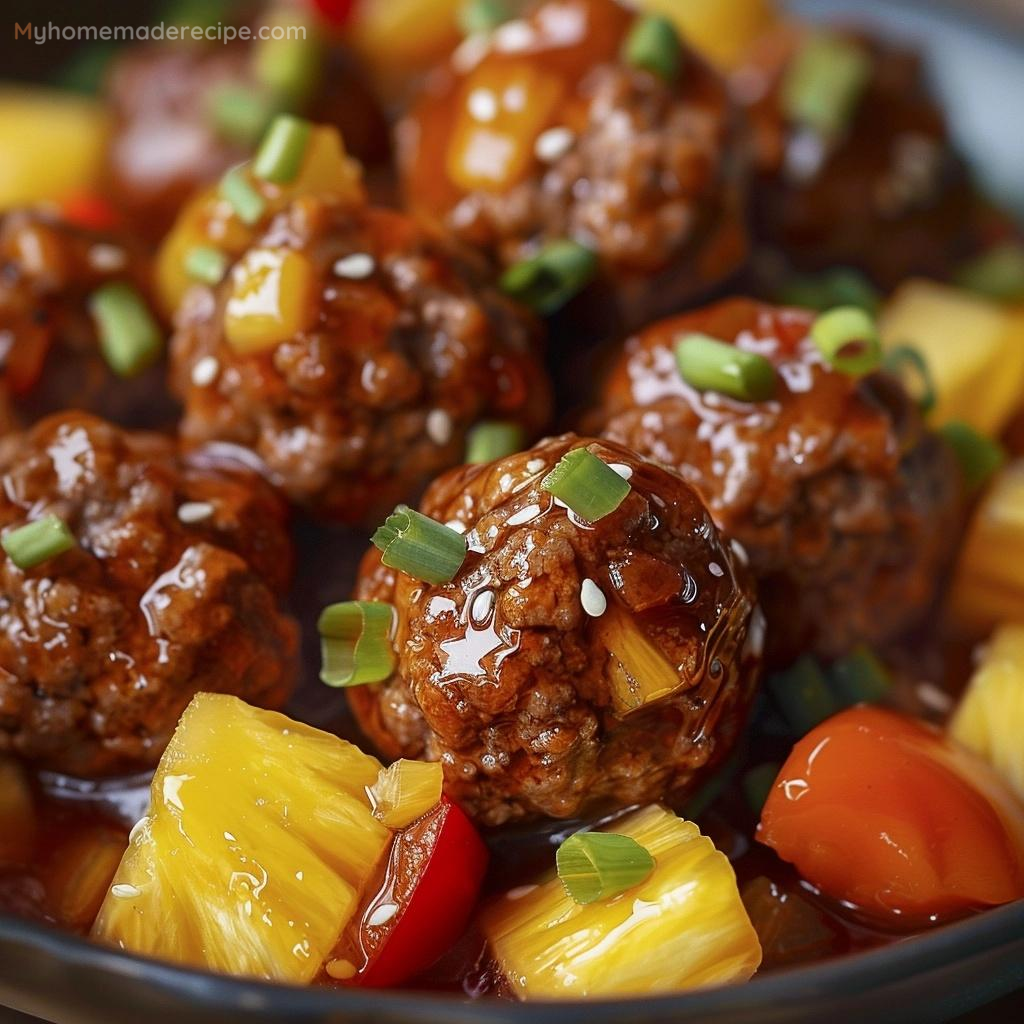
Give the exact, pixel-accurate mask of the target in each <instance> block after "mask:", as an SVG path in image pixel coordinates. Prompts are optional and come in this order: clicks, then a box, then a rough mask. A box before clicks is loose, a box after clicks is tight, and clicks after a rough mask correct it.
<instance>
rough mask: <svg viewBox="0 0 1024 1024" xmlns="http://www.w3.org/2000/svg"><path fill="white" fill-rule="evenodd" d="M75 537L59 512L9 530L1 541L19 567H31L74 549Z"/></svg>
mask: <svg viewBox="0 0 1024 1024" xmlns="http://www.w3.org/2000/svg"><path fill="white" fill-rule="evenodd" d="M75 543H76V542H75V538H74V535H73V534H72V533H71V531H70V530H69V529H68V526H67V523H65V522H64V520H63V519H61V518H60V517H59V516H54V515H48V516H43V517H42V518H41V519H36V520H35V521H34V522H31V523H28V524H26V525H25V526H21V527H19V528H18V529H17V530H12V531H11V532H10V533H6V534H4V536H3V539H2V540H0V544H3V549H4V551H6V552H7V555H8V557H9V558H10V559H11V561H12V562H13V563H14V564H15V565H16V566H17V567H18V568H19V569H31V568H32V567H33V566H36V565H39V564H40V563H42V562H46V561H48V560H49V559H51V558H55V557H56V556H57V555H61V554H63V553H64V552H65V551H70V550H71V549H72V548H73V547H74V546H75Z"/></svg>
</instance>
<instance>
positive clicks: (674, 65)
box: [622, 14, 683, 83]
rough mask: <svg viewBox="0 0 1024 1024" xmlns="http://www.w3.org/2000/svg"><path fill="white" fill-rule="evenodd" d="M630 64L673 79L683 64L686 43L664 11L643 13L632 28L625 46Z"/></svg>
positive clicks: (670, 79)
mask: <svg viewBox="0 0 1024 1024" xmlns="http://www.w3.org/2000/svg"><path fill="white" fill-rule="evenodd" d="M622 55H623V58H624V59H625V61H626V63H627V64H632V65H633V67H635V68H641V69H642V70H644V71H649V72H650V73H651V74H652V75H657V77H658V78H662V79H664V80H665V81H666V82H670V83H671V82H674V81H675V80H676V79H677V78H678V77H679V72H680V70H681V69H682V66H683V46H682V43H681V42H680V41H679V33H678V32H677V31H676V27H675V25H674V24H672V21H671V20H670V19H669V18H666V17H665V16H664V15H661V14H642V15H640V16H639V17H638V18H637V19H636V21H635V22H633V27H632V28H631V29H630V30H629V35H627V36H626V41H625V43H624V44H623V47H622Z"/></svg>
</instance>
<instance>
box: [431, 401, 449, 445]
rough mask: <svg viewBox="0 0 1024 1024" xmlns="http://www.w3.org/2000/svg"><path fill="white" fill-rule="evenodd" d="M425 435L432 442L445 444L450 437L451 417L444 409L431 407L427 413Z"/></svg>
mask: <svg viewBox="0 0 1024 1024" xmlns="http://www.w3.org/2000/svg"><path fill="white" fill-rule="evenodd" d="M427 437H429V438H430V440H431V441H433V442H434V444H447V443H448V442H449V441H450V440H451V439H452V418H451V416H449V415H448V413H446V412H445V411H444V409H431V410H430V412H428V413H427Z"/></svg>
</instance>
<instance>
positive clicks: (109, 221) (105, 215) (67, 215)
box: [60, 192, 121, 231]
mask: <svg viewBox="0 0 1024 1024" xmlns="http://www.w3.org/2000/svg"><path fill="white" fill-rule="evenodd" d="M60 208H61V215H62V217H63V218H64V220H66V221H67V222H68V223H69V224H74V225H75V226H76V227H80V228H88V229H89V230H91V231H113V230H115V229H116V228H118V227H120V226H121V214H120V213H119V212H118V210H117V208H116V207H115V206H114V205H113V204H112V203H110V202H108V201H107V200H106V199H104V198H103V197H102V196H98V195H96V194H95V193H94V192H76V193H75V194H74V195H71V196H68V197H67V199H65V200H64V201H63V202H62V203H61V204H60Z"/></svg>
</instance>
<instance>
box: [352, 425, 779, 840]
mask: <svg viewBox="0 0 1024 1024" xmlns="http://www.w3.org/2000/svg"><path fill="white" fill-rule="evenodd" d="M582 446H586V447H587V448H589V450H590V451H591V452H593V453H594V454H596V455H597V456H598V458H600V459H602V460H603V461H605V462H606V463H608V464H612V465H613V466H614V468H615V469H616V471H617V472H619V474H620V475H622V476H627V477H628V478H629V483H630V485H631V488H632V489H631V490H630V492H629V494H628V495H627V496H626V498H625V499H624V500H623V502H622V503H621V505H619V507H618V508H617V509H616V510H615V511H614V512H612V513H611V514H609V515H607V516H605V517H604V518H602V519H600V520H598V521H597V522H594V523H588V522H585V521H584V520H581V519H580V518H578V517H577V516H576V515H575V514H574V513H572V512H570V511H569V510H568V509H567V508H566V507H565V505H564V504H561V503H559V502H557V501H555V500H554V498H553V497H552V496H551V495H550V494H549V493H548V492H547V491H545V490H544V489H543V488H542V487H541V482H542V481H543V479H544V477H545V476H546V475H547V473H548V472H549V471H550V470H551V469H552V468H553V467H554V466H555V465H556V463H557V462H558V461H559V459H560V458H561V457H562V456H563V455H565V454H566V452H568V451H570V450H572V449H574V448H577V447H582ZM422 511H423V512H424V513H425V514H427V515H429V516H431V517H432V518H434V519H436V520H439V521H440V522H443V523H448V524H451V525H452V526H453V527H454V528H455V529H457V530H458V531H459V532H462V533H464V534H465V536H466V542H467V546H468V555H467V558H466V561H465V563H464V564H463V566H462V568H461V569H460V571H459V572H458V574H457V575H456V577H455V578H454V580H452V582H451V583H447V584H444V585H441V586H429V585H426V584H424V583H422V582H420V581H419V580H415V579H413V578H411V577H410V576H408V575H406V574H405V573H402V572H396V571H394V570H391V569H388V568H387V567H385V566H384V565H383V564H382V563H381V561H380V558H379V556H378V554H377V552H376V550H371V551H370V553H369V554H368V555H367V556H366V558H365V559H364V562H363V565H362V567H361V573H360V579H359V583H358V586H357V596H358V597H360V598H363V599H372V600H379V601H388V602H392V603H393V604H394V606H395V608H396V609H397V612H398V627H397V631H396V635H395V639H394V643H395V649H396V652H397V655H398V667H397V671H396V673H395V674H394V676H393V677H392V678H391V679H390V680H389V681H387V682H386V683H383V684H381V685H376V686H366V687H361V688H357V689H353V690H350V691H349V698H350V703H351V705H352V707H353V709H354V711H355V713H356V715H357V717H358V719H359V721H360V723H361V724H362V726H363V728H364V729H365V730H366V732H367V733H368V735H369V736H370V737H371V738H372V739H373V740H374V742H376V743H377V744H378V746H379V747H380V748H381V749H382V750H383V751H384V752H385V753H386V754H388V755H392V756H398V755H402V756H405V757H418V758H426V759H429V760H439V761H441V763H442V765H443V767H444V773H445V784H446V787H447V789H448V792H449V793H450V794H451V795H452V796H453V797H454V798H455V799H457V800H458V801H460V802H461V803H462V804H463V805H464V806H465V807H466V808H467V809H468V810H469V811H470V812H471V813H472V814H473V815H474V816H475V817H476V818H477V819H478V820H479V821H481V822H483V823H485V824H487V825H500V824H502V823H504V822H507V821H510V820H514V819H517V818H527V817H535V816H538V815H548V816H551V817H555V818H565V817H569V816H572V815H575V814H578V813H581V812H582V811H584V810H596V809H599V808H600V809H603V808H612V807H624V806H627V805H629V804H634V803H646V802H647V801H650V800H659V799H678V798H681V797H683V796H685V795H686V794H687V793H688V792H690V791H692V789H693V787H694V786H695V785H696V783H697V781H698V780H699V779H701V778H702V777H703V775H704V774H705V772H706V771H707V770H708V769H709V768H711V767H712V766H713V765H715V764H717V763H718V762H719V761H720V760H721V759H722V757H723V756H724V755H725V754H726V753H727V752H728V750H729V749H730V747H731V746H732V744H733V742H734V740H735V739H736V736H737V733H738V731H739V729H740V727H741V726H742V724H743V722H744V719H745V714H746V711H747V708H748V705H749V702H750V699H751V697H752V694H753V687H754V683H755V679H756V670H757V666H758V664H759V656H760V642H761V626H760V612H759V611H757V610H756V607H755V604H754V596H753V589H752V585H751V581H750V577H749V575H748V573H747V570H746V568H745V567H744V565H743V564H742V562H740V561H739V560H738V559H737V558H736V556H735V555H734V553H733V550H732V548H731V547H730V545H729V544H728V542H726V541H724V540H723V539H722V538H721V537H720V536H719V534H718V531H717V530H716V529H715V526H714V524H713V523H712V521H711V518H710V516H709V515H708V513H707V510H706V509H705V508H704V505H703V504H702V503H701V501H700V499H699V498H698V497H697V494H696V492H694V491H693V490H692V489H691V488H690V487H689V486H688V485H687V484H685V483H684V482H683V481H682V480H681V479H680V478H679V477H678V476H676V475H675V474H674V473H671V472H668V471H667V470H664V469H661V468H659V467H657V466H655V465H653V464H651V463H649V462H645V461H643V460H642V459H641V458H639V457H638V456H637V455H636V454H635V453H634V452H632V451H630V450H629V449H627V448H623V447H621V446H619V445H617V444H611V443H606V442H600V441H588V440H581V439H579V438H577V437H575V436H573V435H566V436H563V437H559V438H554V439H551V440H547V441H543V442H541V443H540V444H538V445H536V446H535V447H534V448H532V449H530V450H529V451H526V452H523V453H522V454H519V455H513V456H511V457H508V458H505V459H502V460H499V461H498V462H495V463H491V464H488V465H480V466H467V467H464V468H462V469H458V470H453V471H452V472H450V473H448V474H447V475H445V476H443V477H441V478H440V479H439V480H437V481H436V482H435V483H434V484H433V486H432V487H431V488H430V490H429V491H428V492H427V494H426V496H425V498H424V500H423V505H422Z"/></svg>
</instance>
